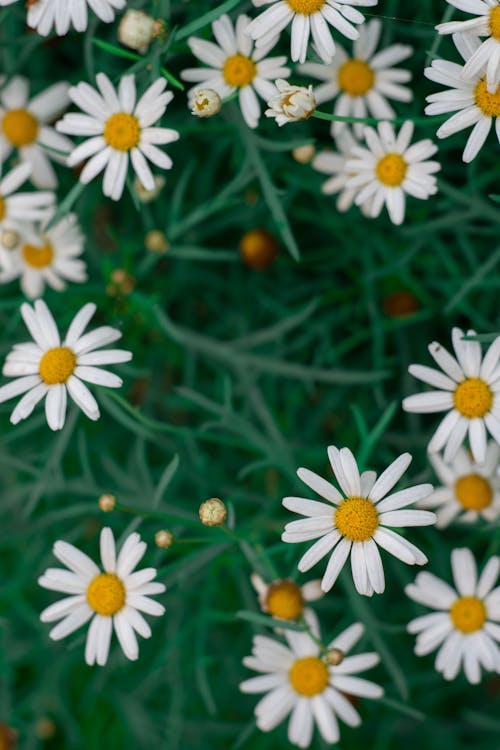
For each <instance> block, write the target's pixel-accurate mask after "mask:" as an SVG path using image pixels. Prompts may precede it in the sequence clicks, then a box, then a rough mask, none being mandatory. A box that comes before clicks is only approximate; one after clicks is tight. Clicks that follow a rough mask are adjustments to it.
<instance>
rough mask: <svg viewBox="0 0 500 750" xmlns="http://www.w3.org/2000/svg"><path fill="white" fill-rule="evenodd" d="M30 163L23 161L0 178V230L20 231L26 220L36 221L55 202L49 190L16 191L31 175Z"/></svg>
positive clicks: (42, 216)
mask: <svg viewBox="0 0 500 750" xmlns="http://www.w3.org/2000/svg"><path fill="white" fill-rule="evenodd" d="M32 169H33V168H32V166H31V164H28V163H26V162H25V163H24V164H19V166H17V167H14V169H11V170H10V172H7V174H6V175H4V176H3V177H2V179H1V180H0V232H2V233H3V232H14V233H17V232H19V231H21V230H22V229H23V228H25V226H26V222H31V221H38V220H40V219H43V218H44V216H46V213H47V209H49V208H51V207H52V206H53V204H54V202H55V194H54V193H53V192H51V191H49V190H38V191H34V192H33V191H32V192H29V193H25V192H23V193H19V192H17V191H18V190H19V188H20V187H21V185H23V184H24V183H25V182H26V180H27V179H28V178H29V177H30V176H31V172H32Z"/></svg>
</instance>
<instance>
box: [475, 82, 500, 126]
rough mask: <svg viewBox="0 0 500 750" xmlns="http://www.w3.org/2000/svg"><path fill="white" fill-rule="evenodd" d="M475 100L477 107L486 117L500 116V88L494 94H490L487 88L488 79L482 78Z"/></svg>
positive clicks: (477, 87)
mask: <svg viewBox="0 0 500 750" xmlns="http://www.w3.org/2000/svg"><path fill="white" fill-rule="evenodd" d="M474 98H475V100H476V104H477V106H478V107H479V109H480V110H481V111H482V112H483V114H485V115H486V117H499V116H500V86H498V88H497V90H496V91H495V93H494V94H490V92H489V91H488V90H487V88H486V79H484V78H481V80H480V81H479V83H478V84H477V86H476V91H475V94H474Z"/></svg>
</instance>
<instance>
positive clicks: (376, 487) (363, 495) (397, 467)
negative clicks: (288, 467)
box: [281, 445, 436, 596]
mask: <svg viewBox="0 0 500 750" xmlns="http://www.w3.org/2000/svg"><path fill="white" fill-rule="evenodd" d="M328 457H329V459H330V463H331V465H332V469H333V472H334V474H335V477H336V479H337V482H338V484H339V486H340V488H341V490H342V492H339V491H338V490H337V489H336V488H335V487H334V486H333V485H332V484H330V482H327V481H326V480H325V479H322V478H321V477H320V476H318V475H317V474H315V473H314V472H312V471H309V469H302V468H301V469H298V471H297V475H298V477H299V478H300V479H301V480H302V481H303V482H304V483H305V484H307V486H308V487H310V488H311V489H312V490H314V491H315V492H317V493H318V495H320V496H321V497H323V498H324V499H325V500H328V502H329V503H330V504H327V503H322V502H318V501H317V500H308V499H306V498H303V497H285V498H284V500H283V505H284V506H285V508H288V510H291V511H294V512H295V513H300V515H302V516H307V518H305V519H302V520H299V521H292V522H291V523H288V524H287V525H286V526H285V531H284V533H283V534H282V537H281V538H282V540H283V541H284V542H292V543H294V544H295V543H297V542H306V541H310V540H311V539H318V541H317V542H315V543H314V544H313V545H312V547H311V548H310V549H308V550H307V552H306V553H305V554H304V555H303V556H302V557H301V559H300V560H299V564H298V568H299V570H300V571H301V572H302V573H304V572H305V571H307V570H309V569H310V568H312V567H313V565H316V563H317V562H318V561H319V560H321V559H322V558H323V557H325V555H328V554H330V552H331V556H330V560H329V561H328V565H327V567H326V571H325V574H324V576H323V580H322V582H321V588H322V589H323V591H329V590H330V589H331V588H332V586H333V584H334V583H335V581H336V580H337V577H338V575H339V573H340V571H341V570H342V568H343V567H344V563H345V562H346V560H347V558H348V557H349V555H351V568H352V577H353V579H354V584H355V586H356V589H357V590H358V592H359V593H360V594H364V595H366V596H371V595H372V594H373V593H374V592H375V593H377V594H381V593H382V592H383V591H384V589H385V580H384V569H383V567H382V560H381V559H380V553H379V551H378V546H380V547H383V549H385V550H387V552H390V553H391V554H392V555H394V556H395V557H397V558H398V559H399V560H403V562H405V563H407V564H408V565H424V564H425V563H426V562H427V558H426V556H425V555H424V554H422V552H420V550H419V549H417V547H415V545H413V544H411V543H410V542H408V541H407V540H406V539H405V538H404V537H402V536H400V535H399V534H396V533H395V532H394V531H392V528H393V527H396V528H403V527H406V526H428V525H429V524H433V523H435V521H436V516H435V515H434V513H430V512H429V511H425V510H408V509H406V510H400V509H401V508H407V506H409V505H411V504H412V503H414V502H415V501H416V500H421V499H422V498H424V497H427V495H429V494H430V493H431V492H432V485H431V484H419V485H416V486H415V487H409V488H408V489H406V490H400V491H399V492H394V493H392V494H390V495H387V493H388V492H390V491H391V490H392V488H393V487H394V485H395V484H396V483H397V482H398V481H399V479H400V478H401V477H402V475H403V473H404V472H405V471H406V469H407V468H408V466H409V465H410V463H411V456H410V454H409V453H403V454H402V455H401V456H399V458H397V459H396V460H395V461H393V462H392V464H391V465H390V466H389V467H388V468H387V469H386V470H385V471H384V472H383V473H382V474H381V475H380V477H379V478H378V479H377V475H376V474H375V472H374V471H364V472H363V473H362V474H361V475H360V473H359V470H358V466H357V464H356V461H355V459H354V456H353V455H352V453H351V451H350V450H349V448H342V449H341V450H338V449H337V448H335V447H334V446H333V445H332V446H330V447H329V448H328ZM332 504H333V506H334V507H333V508H332ZM377 545H378V546H377ZM332 550H333V551H332Z"/></svg>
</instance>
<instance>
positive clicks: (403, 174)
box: [346, 120, 441, 225]
mask: <svg viewBox="0 0 500 750" xmlns="http://www.w3.org/2000/svg"><path fill="white" fill-rule="evenodd" d="M412 136H413V123H412V122H411V121H410V120H407V121H406V122H405V123H404V124H403V125H402V126H401V128H400V130H399V133H398V134H397V135H396V133H395V131H394V128H393V126H392V125H391V124H390V123H388V122H381V123H379V125H378V127H377V130H374V129H373V128H365V141H366V148H365V147H362V146H355V147H354V148H353V149H352V157H351V158H350V159H348V161H347V163H346V168H347V169H348V170H349V171H350V172H351V173H352V177H351V178H350V180H349V181H348V183H347V187H348V188H356V190H357V191H358V193H357V195H356V198H355V203H356V205H357V206H363V205H364V204H365V203H366V202H367V201H370V206H369V215H370V216H371V217H372V218H375V217H376V216H379V214H380V212H381V211H382V208H383V206H384V205H385V206H386V207H387V211H388V213H389V218H390V220H391V221H392V223H393V224H396V225H399V224H402V223H403V221H404V217H405V210H406V195H411V196H413V197H414V198H418V199H420V200H426V199H427V198H429V196H431V195H434V194H435V193H437V185H436V178H435V177H434V173H435V172H438V171H439V170H440V169H441V166H440V165H439V164H438V162H436V161H429V157H430V156H432V155H433V154H435V153H436V151H437V146H436V145H435V144H434V143H433V142H432V141H431V140H429V139H425V140H423V141H417V142H416V143H413V144H412V143H411V139H412Z"/></svg>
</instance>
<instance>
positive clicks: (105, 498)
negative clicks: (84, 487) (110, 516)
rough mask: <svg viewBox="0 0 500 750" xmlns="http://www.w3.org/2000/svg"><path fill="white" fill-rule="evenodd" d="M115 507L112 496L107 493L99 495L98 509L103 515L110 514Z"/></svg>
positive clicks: (114, 498)
mask: <svg viewBox="0 0 500 750" xmlns="http://www.w3.org/2000/svg"><path fill="white" fill-rule="evenodd" d="M115 505H116V497H115V496H114V495H110V494H109V492H107V493H105V494H104V495H101V497H100V498H99V508H100V509H101V510H102V511H103V513H110V512H111V511H112V510H114V509H115Z"/></svg>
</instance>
